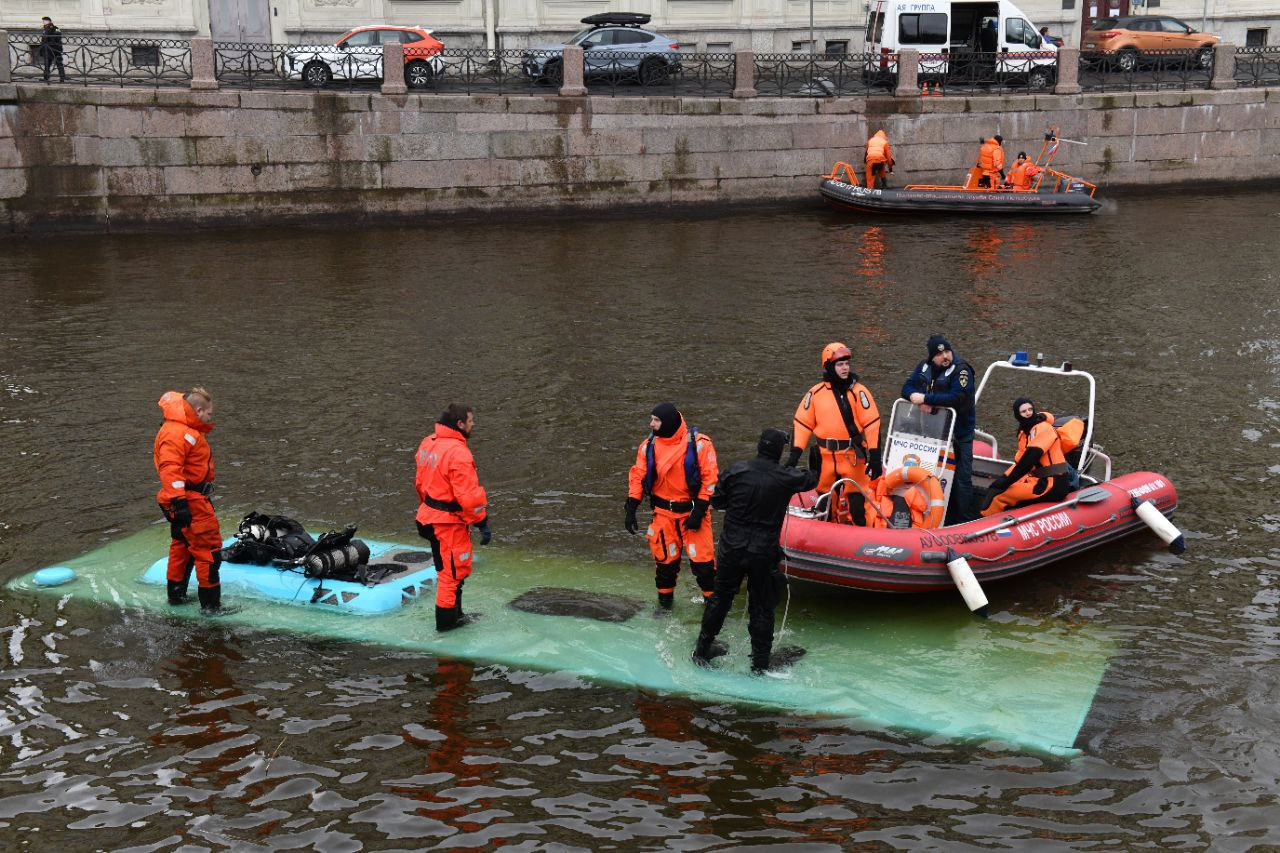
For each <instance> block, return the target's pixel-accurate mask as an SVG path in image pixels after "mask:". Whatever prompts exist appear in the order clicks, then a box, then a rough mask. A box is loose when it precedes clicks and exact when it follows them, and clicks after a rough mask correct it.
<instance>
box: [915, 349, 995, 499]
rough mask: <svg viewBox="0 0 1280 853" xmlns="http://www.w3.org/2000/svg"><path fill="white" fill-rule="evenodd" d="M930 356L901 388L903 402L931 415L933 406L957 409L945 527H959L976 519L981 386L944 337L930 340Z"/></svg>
mask: <svg viewBox="0 0 1280 853" xmlns="http://www.w3.org/2000/svg"><path fill="white" fill-rule="evenodd" d="M926 346H927V347H928V352H929V355H928V357H927V358H926V359H925V360H924V361H922V362H920V363H919V364H918V365H916V369H915V370H913V371H912V372H911V375H910V376H909V377H907V381H906V382H905V383H903V385H902V399H904V400H907V401H909V402H910V403H913V404H914V405H917V406H919V407H920V408H921V409H923V410H924V411H925V412H932V411H933V407H934V406H949V407H951V408H952V409H955V410H956V422H955V425H954V426H953V427H952V434H951V446H952V448H953V449H954V450H955V454H956V475H955V482H954V483H953V484H952V487H951V500H950V502H949V503H948V504H947V517H946V519H945V522H944V523H945V524H960V523H962V522H965V521H969V520H971V519H974V518H977V513H976V512H974V507H973V431H974V430H975V429H976V428H977V425H978V421H977V413H976V411H975V409H974V392H975V391H976V390H977V386H978V383H977V381H976V380H975V378H974V373H973V368H972V367H970V366H969V363H968V362H967V361H965V360H964V359H962V358H960V357H959V356H957V355H956V354H955V353H954V352H953V351H952V350H951V344H950V343H949V342H948V341H947V339H946V338H945V337H943V336H942V335H934V336H933V337H931V338H929V342H928V344H927V345H926Z"/></svg>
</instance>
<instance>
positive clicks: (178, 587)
mask: <svg viewBox="0 0 1280 853" xmlns="http://www.w3.org/2000/svg"><path fill="white" fill-rule="evenodd" d="M168 586H169V603H170V604H172V605H173V606H175V607H176V606H178V605H179V604H188V603H190V601H191V599H189V598H187V582H186V581H185V580H183V581H168Z"/></svg>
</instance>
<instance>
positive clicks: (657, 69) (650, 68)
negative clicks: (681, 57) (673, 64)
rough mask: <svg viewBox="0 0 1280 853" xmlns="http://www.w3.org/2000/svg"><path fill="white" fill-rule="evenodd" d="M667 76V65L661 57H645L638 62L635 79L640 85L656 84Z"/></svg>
mask: <svg viewBox="0 0 1280 853" xmlns="http://www.w3.org/2000/svg"><path fill="white" fill-rule="evenodd" d="M666 77H667V66H666V65H664V64H663V62H662V60H661V59H646V60H645V61H644V62H642V63H640V71H639V73H638V74H637V79H638V80H639V81H640V85H641V86H657V85H658V84H660V83H661V82H662V81H663V80H665V79H666Z"/></svg>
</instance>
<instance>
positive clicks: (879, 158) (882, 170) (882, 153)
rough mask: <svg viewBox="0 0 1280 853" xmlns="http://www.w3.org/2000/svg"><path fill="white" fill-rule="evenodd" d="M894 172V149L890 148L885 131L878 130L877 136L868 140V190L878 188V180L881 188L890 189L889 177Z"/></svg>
mask: <svg viewBox="0 0 1280 853" xmlns="http://www.w3.org/2000/svg"><path fill="white" fill-rule="evenodd" d="M892 172H893V149H892V148H891V147H890V146H889V137H888V136H887V135H885V132H884V131H883V130H877V131H876V133H875V136H873V137H871V138H870V139H868V140H867V189H869V190H873V189H875V188H876V179H877V178H878V179H879V180H880V186H882V187H884V188H885V189H888V188H889V175H890V174H892Z"/></svg>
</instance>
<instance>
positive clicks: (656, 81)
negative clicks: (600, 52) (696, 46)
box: [582, 52, 737, 97]
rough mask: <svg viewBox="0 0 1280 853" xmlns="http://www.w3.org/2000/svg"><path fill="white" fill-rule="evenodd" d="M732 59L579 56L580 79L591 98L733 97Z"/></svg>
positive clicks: (687, 55) (709, 56)
mask: <svg viewBox="0 0 1280 853" xmlns="http://www.w3.org/2000/svg"><path fill="white" fill-rule="evenodd" d="M736 72H737V61H736V57H735V56H734V55H733V54H732V53H675V52H669V53H622V52H610V53H609V54H608V56H593V55H592V54H591V52H587V53H585V54H583V59H582V76H583V82H584V83H585V85H586V87H587V91H588V92H589V93H590V94H593V95H610V96H618V95H645V96H655V95H658V96H661V95H695V96H699V97H721V96H724V97H728V96H729V95H731V94H733V86H734V75H735V74H736Z"/></svg>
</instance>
